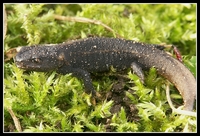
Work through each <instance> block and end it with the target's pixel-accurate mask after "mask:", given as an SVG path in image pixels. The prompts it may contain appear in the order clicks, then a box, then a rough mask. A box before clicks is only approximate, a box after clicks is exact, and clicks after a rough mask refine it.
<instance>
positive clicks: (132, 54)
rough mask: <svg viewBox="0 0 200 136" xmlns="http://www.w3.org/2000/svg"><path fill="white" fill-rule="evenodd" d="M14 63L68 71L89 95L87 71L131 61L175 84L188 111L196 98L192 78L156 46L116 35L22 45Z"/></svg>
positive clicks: (35, 68)
mask: <svg viewBox="0 0 200 136" xmlns="http://www.w3.org/2000/svg"><path fill="white" fill-rule="evenodd" d="M15 63H16V65H17V66H18V67H19V68H22V69H25V70H32V71H41V72H47V71H50V70H56V71H57V72H58V73H61V74H67V73H72V74H73V75H74V76H77V77H79V78H81V79H83V81H84V85H85V89H86V92H87V93H91V92H92V93H93V94H95V91H94V88H93V85H92V82H91V78H90V74H89V72H103V71H107V70H109V69H110V67H111V66H113V67H114V68H116V69H117V70H123V69H126V68H129V67H131V64H134V65H135V64H136V65H137V66H140V67H142V68H143V69H149V68H151V67H155V68H156V69H157V71H158V73H159V74H161V75H162V76H164V77H165V78H167V79H168V80H169V81H170V82H172V83H173V84H174V85H175V86H176V88H177V89H178V91H179V92H180V94H181V95H182V97H183V100H184V109H185V110H190V111H191V110H192V109H193V104H194V101H195V99H196V80H195V78H194V76H193V75H192V73H191V72H190V71H189V70H188V69H187V68H186V67H185V66H184V65H183V64H182V63H181V62H179V61H178V60H177V59H174V58H173V57H171V56H170V55H168V54H167V53H166V52H165V51H164V50H160V49H158V48H157V45H145V44H143V43H138V42H134V41H131V40H122V39H117V38H87V39H82V40H76V41H72V42H68V43H63V44H58V45H54V46H47V45H46V46H30V47H22V49H21V50H20V52H19V53H18V54H17V56H16V57H15Z"/></svg>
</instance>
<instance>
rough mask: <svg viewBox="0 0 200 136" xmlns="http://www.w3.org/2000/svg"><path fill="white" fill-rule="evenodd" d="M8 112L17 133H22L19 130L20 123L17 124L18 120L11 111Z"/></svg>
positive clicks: (20, 129)
mask: <svg viewBox="0 0 200 136" xmlns="http://www.w3.org/2000/svg"><path fill="white" fill-rule="evenodd" d="M8 112H9V113H10V115H11V117H12V119H13V121H14V124H15V127H16V129H17V131H18V132H22V128H21V125H20V122H19V120H18V118H17V117H16V116H15V114H14V112H13V110H12V109H10V108H8Z"/></svg>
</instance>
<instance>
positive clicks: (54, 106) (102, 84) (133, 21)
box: [4, 4, 196, 132]
mask: <svg viewBox="0 0 200 136" xmlns="http://www.w3.org/2000/svg"><path fill="white" fill-rule="evenodd" d="M5 6H6V11H7V16H8V19H7V21H8V29H7V34H6V38H5V40H4V50H5V51H7V50H8V49H11V48H14V47H18V46H26V45H31V44H42V43H60V42H65V41H68V40H69V39H75V38H84V37H87V36H91V35H92V36H106V37H116V35H115V33H113V32H110V31H108V30H106V29H105V28H104V27H102V26H100V25H96V24H92V23H80V22H73V21H71V22H69V21H61V20H56V19H55V18H54V14H60V15H64V16H73V17H86V18H90V19H93V20H98V21H101V22H102V23H104V24H106V25H107V26H109V27H111V28H112V29H113V30H114V31H115V32H116V33H118V34H120V35H121V36H122V37H124V38H125V39H131V40H137V41H141V42H145V43H155V44H163V43H164V44H173V45H176V46H177V47H178V49H179V50H180V52H181V54H182V55H183V61H184V63H185V64H186V65H187V66H188V67H189V68H190V70H191V71H192V73H193V74H194V75H195V76H196V4H6V5H5ZM126 74H127V75H128V81H126V82H125V87H124V88H123V91H124V92H125V94H126V95H125V96H126V97H127V98H128V99H129V101H128V102H129V104H130V105H131V104H133V105H135V106H136V108H137V112H136V113H135V112H131V111H130V110H129V111H128V110H127V109H129V108H130V107H129V106H127V107H123V106H121V107H120V108H119V110H118V111H116V112H115V113H113V112H111V108H112V107H113V106H114V101H113V100H111V99H108V98H107V97H106V95H105V97H104V98H102V100H99V101H96V104H95V102H94V101H91V96H90V95H87V94H85V93H84V86H83V84H82V81H81V80H78V79H77V78H74V77H72V76H71V75H70V74H67V75H58V74H57V73H55V72H52V73H51V72H49V73H39V72H25V71H22V70H20V69H18V68H17V67H16V66H15V65H14V63H13V61H12V60H11V61H9V62H6V63H4V131H17V130H16V129H11V127H10V126H14V123H13V122H12V121H11V120H12V118H11V116H10V114H9V112H8V111H7V109H8V108H12V110H13V111H14V113H15V114H16V116H17V118H18V119H19V121H20V124H21V126H22V130H23V131H24V132H106V131H113V132H183V131H184V132H196V118H194V117H189V116H183V115H176V114H173V113H172V112H171V109H170V107H169V105H168V103H167V101H166V95H165V82H166V80H165V79H163V78H162V77H160V76H158V75H157V74H156V70H155V69H151V70H150V71H146V72H145V84H142V83H141V82H140V80H139V78H138V77H137V76H136V75H134V74H132V73H131V72H129V73H128V72H127V73H126ZM116 82H117V80H116V78H112V77H111V78H110V77H106V76H104V75H103V77H102V78H94V80H93V83H94V86H95V88H96V90H98V91H99V92H101V93H105V94H107V93H109V92H111V91H112V85H113V84H116ZM171 90H172V96H176V97H173V99H174V101H175V102H176V106H180V105H182V99H181V97H180V95H179V94H178V91H176V89H175V88H174V87H173V86H171ZM177 96H178V97H177ZM124 99H125V98H124ZM133 113H134V114H137V118H136V117H135V116H134V117H133V118H130V117H131V116H133V115H132V114H133Z"/></svg>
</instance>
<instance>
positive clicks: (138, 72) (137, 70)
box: [131, 62, 144, 83]
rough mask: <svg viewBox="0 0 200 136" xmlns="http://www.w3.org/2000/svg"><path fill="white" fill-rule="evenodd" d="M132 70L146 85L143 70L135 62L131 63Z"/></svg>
mask: <svg viewBox="0 0 200 136" xmlns="http://www.w3.org/2000/svg"><path fill="white" fill-rule="evenodd" d="M131 69H132V70H133V73H135V74H136V75H137V76H138V77H139V78H140V80H141V82H142V83H144V73H143V70H142V68H141V67H140V66H139V65H138V64H137V63H135V62H132V63H131Z"/></svg>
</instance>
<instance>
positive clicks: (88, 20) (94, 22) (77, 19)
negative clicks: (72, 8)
mask: <svg viewBox="0 0 200 136" xmlns="http://www.w3.org/2000/svg"><path fill="white" fill-rule="evenodd" d="M54 18H55V19H58V20H66V21H74V22H81V23H92V24H96V25H100V26H103V27H104V28H105V29H106V30H108V31H110V32H112V33H115V35H116V36H117V37H118V38H122V36H120V35H119V34H117V33H116V32H115V31H114V30H113V29H112V28H110V27H109V26H107V25H105V24H104V23H102V22H101V21H98V20H92V19H89V18H84V17H66V16H60V15H54Z"/></svg>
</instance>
